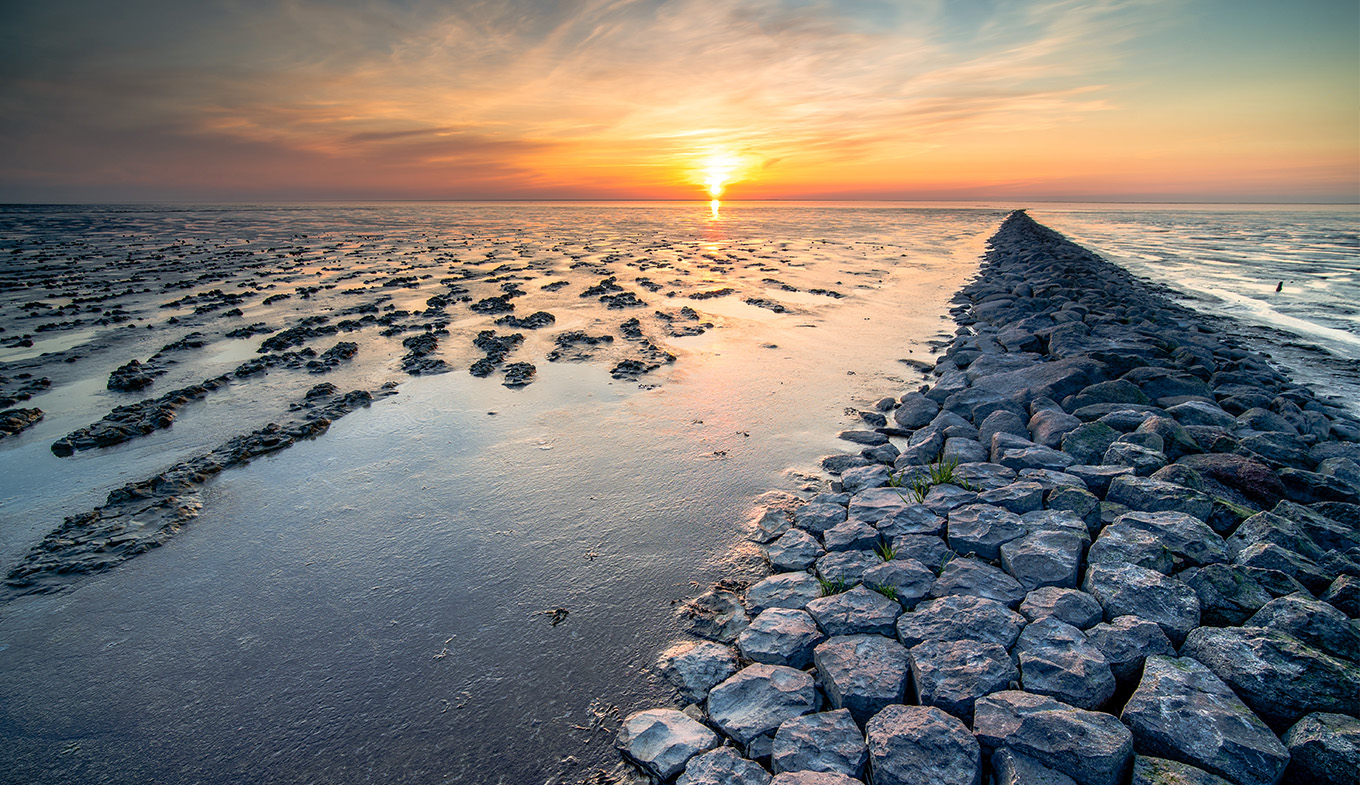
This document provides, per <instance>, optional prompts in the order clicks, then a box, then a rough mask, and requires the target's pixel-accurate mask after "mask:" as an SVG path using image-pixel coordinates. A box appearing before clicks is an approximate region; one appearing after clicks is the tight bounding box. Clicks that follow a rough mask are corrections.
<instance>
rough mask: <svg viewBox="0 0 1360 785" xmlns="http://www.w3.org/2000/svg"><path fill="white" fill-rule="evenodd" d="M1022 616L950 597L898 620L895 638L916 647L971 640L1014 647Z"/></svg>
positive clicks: (979, 600)
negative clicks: (932, 643)
mask: <svg viewBox="0 0 1360 785" xmlns="http://www.w3.org/2000/svg"><path fill="white" fill-rule="evenodd" d="M1024 626H1025V617H1023V616H1021V615H1020V614H1018V613H1016V612H1015V611H1012V610H1011V609H1009V608H1007V607H1006V606H1005V605H1004V604H1002V603H999V602H997V601H995V600H989V599H986V598H983V597H972V596H967V595H953V596H949V597H942V598H940V599H937V600H931V601H930V602H925V603H922V604H921V605H919V606H917V608H916V610H915V611H913V612H911V613H904V614H902V615H901V616H900V617H898V619H897V639H898V640H900V641H901V642H902V643H903V645H906V646H916V645H918V644H920V643H923V642H925V641H956V640H972V641H980V642H983V643H995V644H999V645H1000V646H1002V647H1003V648H1007V649H1009V648H1010V647H1011V646H1013V645H1015V640H1016V638H1018V637H1019V636H1020V630H1021V629H1022V628H1023V627H1024Z"/></svg>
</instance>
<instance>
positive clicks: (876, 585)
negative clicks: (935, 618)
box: [863, 555, 935, 609]
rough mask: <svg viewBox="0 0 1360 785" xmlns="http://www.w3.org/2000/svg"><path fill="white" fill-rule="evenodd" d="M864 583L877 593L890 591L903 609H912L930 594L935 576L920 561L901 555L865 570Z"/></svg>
mask: <svg viewBox="0 0 1360 785" xmlns="http://www.w3.org/2000/svg"><path fill="white" fill-rule="evenodd" d="M863 581H864V585H865V586H868V587H869V588H871V589H874V590H877V591H885V590H889V589H890V590H891V592H892V596H893V597H894V598H895V599H896V600H897V602H898V603H899V604H900V605H901V606H902V607H903V608H907V609H911V608H914V607H916V603H918V602H920V601H921V598H923V597H925V596H926V595H927V594H929V593H930V587H931V586H933V585H934V584H935V574H934V573H933V572H931V571H930V570H929V569H927V568H926V566H925V565H923V564H921V563H920V562H919V561H916V560H915V559H912V558H910V557H905V556H900V555H899V556H895V557H894V558H893V560H892V561H886V562H883V563H882V564H880V565H878V566H877V567H873V568H871V569H868V570H865V571H864V576H863Z"/></svg>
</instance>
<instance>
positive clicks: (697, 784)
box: [675, 747, 770, 785]
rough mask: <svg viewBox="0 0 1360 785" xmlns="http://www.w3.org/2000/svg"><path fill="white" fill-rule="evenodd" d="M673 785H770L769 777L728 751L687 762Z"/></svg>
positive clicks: (712, 752)
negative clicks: (683, 770)
mask: <svg viewBox="0 0 1360 785" xmlns="http://www.w3.org/2000/svg"><path fill="white" fill-rule="evenodd" d="M675 785H770V773H769V772H767V771H765V769H763V768H761V767H760V764H758V763H755V762H754V761H749V760H747V759H745V758H743V757H741V754H740V753H738V752H737V751H736V750H735V749H733V748H731V747H719V748H718V749H716V750H713V751H711V752H705V753H704V754H702V755H696V756H694V757H693V758H690V761H689V764H688V765H687V766H685V773H684V774H681V775H680V779H678V780H676V781H675Z"/></svg>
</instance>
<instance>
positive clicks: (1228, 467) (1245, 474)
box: [1176, 453, 1285, 507]
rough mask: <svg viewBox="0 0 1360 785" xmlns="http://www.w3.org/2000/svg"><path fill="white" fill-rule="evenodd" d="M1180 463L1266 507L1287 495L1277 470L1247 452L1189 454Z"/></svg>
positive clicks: (1271, 505) (1273, 504)
mask: <svg viewBox="0 0 1360 785" xmlns="http://www.w3.org/2000/svg"><path fill="white" fill-rule="evenodd" d="M1176 463H1178V464H1180V465H1182V466H1186V467H1188V468H1191V469H1194V470H1195V471H1197V472H1199V473H1200V475H1202V476H1203V477H1205V478H1208V479H1211V480H1213V481H1215V482H1218V483H1221V484H1222V485H1224V486H1227V487H1228V488H1232V489H1233V490H1235V491H1237V492H1238V493H1241V494H1242V495H1243V496H1244V497H1245V498H1247V499H1249V500H1251V501H1252V502H1254V503H1256V504H1259V505H1261V506H1263V507H1273V506H1275V504H1276V503H1277V502H1279V501H1280V500H1281V499H1283V498H1284V492H1285V490H1284V485H1283V483H1281V482H1280V479H1279V477H1277V476H1276V475H1275V472H1274V471H1272V470H1271V469H1270V467H1268V466H1266V465H1265V464H1264V463H1261V462H1260V461H1257V460H1254V459H1252V458H1249V457H1246V456H1242V455H1232V454H1227V453H1210V454H1204V455H1186V456H1185V457H1183V458H1180V459H1178V460H1177V461H1176Z"/></svg>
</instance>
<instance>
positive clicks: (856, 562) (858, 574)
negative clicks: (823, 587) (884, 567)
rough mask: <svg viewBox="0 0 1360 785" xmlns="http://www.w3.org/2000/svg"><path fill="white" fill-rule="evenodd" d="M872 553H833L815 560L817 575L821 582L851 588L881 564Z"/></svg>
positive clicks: (876, 555) (880, 560)
mask: <svg viewBox="0 0 1360 785" xmlns="http://www.w3.org/2000/svg"><path fill="white" fill-rule="evenodd" d="M882 563H883V560H882V559H880V558H879V557H878V554H876V553H874V552H873V551H834V552H832V553H828V554H827V555H825V556H823V557H821V558H820V559H818V560H817V564H816V568H817V574H818V575H819V576H821V578H822V580H825V581H829V582H831V583H836V582H840V583H843V584H844V585H846V586H853V585H854V584H856V583H859V582H860V581H861V580H863V579H864V573H865V572H867V571H868V570H871V569H873V568H874V567H877V566H878V565H880V564H882Z"/></svg>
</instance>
